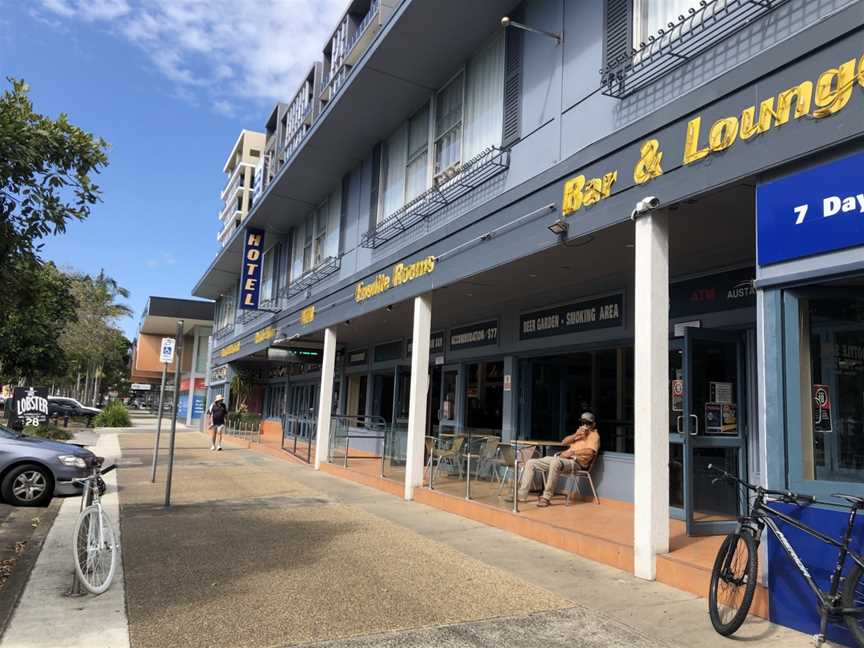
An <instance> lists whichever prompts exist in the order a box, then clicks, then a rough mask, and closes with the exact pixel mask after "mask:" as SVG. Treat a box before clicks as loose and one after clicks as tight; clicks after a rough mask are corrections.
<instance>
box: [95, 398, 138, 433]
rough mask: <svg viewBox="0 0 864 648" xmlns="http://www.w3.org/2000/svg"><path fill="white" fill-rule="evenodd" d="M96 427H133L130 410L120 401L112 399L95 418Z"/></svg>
mask: <svg viewBox="0 0 864 648" xmlns="http://www.w3.org/2000/svg"><path fill="white" fill-rule="evenodd" d="M93 426H94V427H132V421H131V419H130V418H129V410H128V409H126V406H125V405H124V404H123V403H121V402H120V401H111V402H110V403H108V404H107V405H106V406H105V408H104V409H103V410H102V411H101V412H99V414H97V415H96V418H94V419H93Z"/></svg>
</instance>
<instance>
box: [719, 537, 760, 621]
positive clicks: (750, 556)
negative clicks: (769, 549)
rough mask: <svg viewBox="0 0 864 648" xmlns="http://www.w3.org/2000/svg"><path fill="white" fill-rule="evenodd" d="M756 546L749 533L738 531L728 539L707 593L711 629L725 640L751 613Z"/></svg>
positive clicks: (724, 543)
mask: <svg viewBox="0 0 864 648" xmlns="http://www.w3.org/2000/svg"><path fill="white" fill-rule="evenodd" d="M757 560H758V557H757V555H756V542H755V541H754V540H753V536H752V535H750V534H749V533H747V532H746V531H745V532H743V533H742V532H740V531H736V532H735V533H730V534H729V535H728V536H726V539H725V540H724V541H723V544H722V545H720V551H718V552H717V558H715V559H714V568H713V569H712V570H711V584H710V586H709V589H708V614H709V616H710V617H711V625H713V626H714V629H715V630H716V631H717V632H718V633H719V634H721V635H723V636H724V637H727V636H729V635H731V634H732V633H734V632H735V631H736V630H737V629H738V628H740V627H741V624H742V623H744V619H745V618H747V612H748V611H749V610H750V604H751V603H753V593H754V592H755V591H756V567H757Z"/></svg>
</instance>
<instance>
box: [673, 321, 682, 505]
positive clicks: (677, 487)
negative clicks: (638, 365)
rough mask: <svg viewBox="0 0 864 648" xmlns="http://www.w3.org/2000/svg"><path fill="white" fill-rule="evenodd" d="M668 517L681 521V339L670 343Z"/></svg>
mask: <svg viewBox="0 0 864 648" xmlns="http://www.w3.org/2000/svg"><path fill="white" fill-rule="evenodd" d="M669 514H670V515H671V516H672V517H673V518H676V519H678V520H683V519H684V340H683V339H682V338H675V339H672V340H670V341H669Z"/></svg>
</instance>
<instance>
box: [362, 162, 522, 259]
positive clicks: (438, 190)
mask: <svg viewBox="0 0 864 648" xmlns="http://www.w3.org/2000/svg"><path fill="white" fill-rule="evenodd" d="M509 167H510V151H502V150H501V149H499V148H498V147H496V146H490V147H489V148H487V149H485V150H484V151H482V152H481V153H478V154H477V155H476V156H474V157H473V158H472V159H470V160H468V161H467V162H465V163H464V164H462V165H461V166H460V167H458V169H451V170H449V172H445V173H443V174H441V176H443V178H441V179H440V180H439V181H438V182H437V183H435V184H434V185H433V186H432V188H431V189H428V190H426V191H425V192H423V193H422V194H420V195H419V196H417V197H416V198H415V199H414V200H412V201H411V202H409V203H407V204H406V205H405V206H404V207H402V208H401V209H400V210H398V211H396V212H394V213H393V214H391V215H390V216H388V217H387V218H385V219H384V220H382V221H381V222H380V223H378V226H377V227H376V228H375V229H372V230H369V231H368V232H366V233H365V234H364V235H363V237H362V238H361V239H360V245H361V246H362V247H366V248H377V247H379V246H381V245H384V244H385V243H386V242H387V241H390V240H392V239H394V238H396V237H397V236H399V235H400V234H402V233H403V232H407V231H408V230H409V229H411V228H412V227H414V226H415V225H418V224H419V223H421V222H423V221H424V220H426V219H427V218H429V217H430V216H432V214H434V213H435V212H437V211H438V210H440V209H443V208H444V207H446V206H447V205H449V204H451V203H453V202H454V201H456V200H458V199H459V198H461V197H462V196H464V195H465V194H467V193H468V192H469V191H473V190H474V189H476V188H477V187H479V186H480V185H482V184H483V183H484V182H486V181H487V180H490V179H491V178H493V177H495V176H496V175H498V174H499V173H503V172H504V171H505V170H506V169H508V168H509ZM448 176H449V177H448Z"/></svg>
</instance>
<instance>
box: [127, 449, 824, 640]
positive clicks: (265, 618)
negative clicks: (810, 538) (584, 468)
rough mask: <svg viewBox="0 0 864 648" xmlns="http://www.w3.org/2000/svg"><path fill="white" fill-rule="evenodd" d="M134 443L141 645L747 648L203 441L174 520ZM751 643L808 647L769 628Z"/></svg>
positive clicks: (675, 604)
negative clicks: (734, 647) (211, 448)
mask: <svg viewBox="0 0 864 648" xmlns="http://www.w3.org/2000/svg"><path fill="white" fill-rule="evenodd" d="M119 438H120V442H121V445H122V448H123V454H124V467H123V469H122V471H121V472H120V485H121V488H122V497H121V504H122V527H123V537H124V549H125V551H124V560H125V567H126V582H127V591H128V601H127V608H128V614H129V631H130V636H131V640H132V644H133V645H134V646H136V647H138V646H141V647H148V646H154V647H155V646H165V645H184V646H261V647H264V646H288V645H301V644H302V645H307V644H312V645H316V644H318V643H321V642H326V643H323V644H321V645H328V646H330V645H332V646H346V647H348V646H367V645H368V646H373V645H374V646H377V645H393V646H427V645H429V646H433V645H434V646H441V645H447V646H451V645H453V646H487V645H497V646H533V645H543V646H568V647H571V646H645V647H651V648H653V647H659V646H688V647H699V646H723V645H730V646H731V645H732V641H733V640H728V639H723V638H722V637H720V636H718V635H717V634H715V633H714V631H713V629H712V628H711V626H710V622H709V620H708V615H707V610H706V603H705V601H704V600H703V599H698V598H696V597H694V596H691V595H689V594H686V593H683V592H680V591H678V590H675V589H672V588H669V587H666V586H663V585H660V584H657V583H650V582H646V581H641V580H638V579H636V578H634V577H633V576H631V575H630V574H627V573H625V572H621V571H618V570H615V569H613V568H609V567H605V566H602V565H599V564H597V563H593V562H590V561H587V560H584V559H581V558H579V557H576V556H574V555H572V554H570V553H566V552H563V551H560V550H557V549H553V548H551V547H547V546H545V545H541V544H538V543H535V542H532V541H530V540H525V539H523V538H520V537H517V536H513V535H510V534H507V533H505V532H503V531H499V530H497V529H493V528H490V527H486V526H484V525H482V524H479V523H476V522H473V521H470V520H466V519H463V518H460V517H456V516H453V515H451V514H448V513H444V512H442V511H438V510H435V509H432V508H429V507H426V506H423V505H420V504H416V503H406V502H403V501H401V500H399V499H397V498H395V497H392V496H390V495H387V494H384V493H381V492H379V491H377V490H373V489H370V488H366V487H363V486H358V485H357V484H355V483H353V482H348V481H343V480H340V479H337V478H334V477H330V476H328V475H325V474H322V473H316V472H314V471H313V470H311V469H310V468H308V467H307V466H301V465H298V464H296V463H293V462H290V461H286V460H282V459H279V458H274V457H271V456H263V455H261V454H257V453H254V452H250V451H248V450H245V449H239V448H235V447H229V446H226V450H225V451H223V452H210V451H209V450H207V447H208V445H207V441H206V439H205V437H204V436H203V435H200V434H195V433H182V434H178V453H177V460H176V465H175V475H174V488H173V491H174V494H175V497H174V506H173V507H172V510H171V511H170V512H166V511H165V510H164V509H163V508H162V507H161V499H162V495H163V486H162V485H161V482H162V479H163V476H162V475H161V472H160V477H159V479H158V480H157V485H152V484H150V483H149V467H148V465H149V457H150V455H149V453H150V452H151V451H152V434H134V433H129V434H123V435H121V436H120V437H119ZM740 639H746V640H747V643H748V644H750V645H753V646H783V647H784V648H785V647H789V648H795V647H797V646H801V647H803V646H809V645H810V642H809V638H807V637H805V636H803V635H801V634H799V633H796V632H793V631H790V630H787V629H784V628H779V627H776V626H773V625H771V624H769V623H767V622H764V621H759V620H754V621H752V622H750V623H748V624H747V625H746V626H745V627H744V628H743V629H742V630H741V631H740V632H739V640H740Z"/></svg>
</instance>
